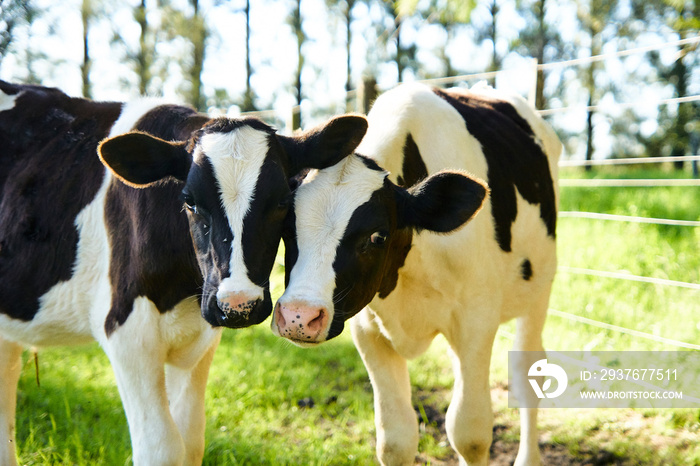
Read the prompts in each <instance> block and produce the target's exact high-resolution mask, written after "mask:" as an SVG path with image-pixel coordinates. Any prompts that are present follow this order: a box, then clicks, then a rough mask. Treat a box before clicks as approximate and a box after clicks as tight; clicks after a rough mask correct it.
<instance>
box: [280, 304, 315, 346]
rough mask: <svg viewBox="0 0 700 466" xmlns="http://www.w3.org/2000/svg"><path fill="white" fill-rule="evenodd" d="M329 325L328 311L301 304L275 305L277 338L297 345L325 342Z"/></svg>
mask: <svg viewBox="0 0 700 466" xmlns="http://www.w3.org/2000/svg"><path fill="white" fill-rule="evenodd" d="M328 324H329V313H328V309H326V308H325V307H324V306H318V305H313V304H310V303H303V302H296V301H293V302H290V303H284V304H283V303H279V302H278V303H277V306H275V323H274V325H276V326H277V332H278V334H279V336H281V337H284V338H287V339H289V340H292V341H294V342H298V343H320V342H322V341H324V340H325V337H326V333H327V331H326V330H327V328H328Z"/></svg>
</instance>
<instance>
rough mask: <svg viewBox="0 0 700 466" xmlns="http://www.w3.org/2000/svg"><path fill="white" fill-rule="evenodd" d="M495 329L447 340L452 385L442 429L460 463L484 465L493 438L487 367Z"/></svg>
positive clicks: (448, 337)
mask: <svg viewBox="0 0 700 466" xmlns="http://www.w3.org/2000/svg"><path fill="white" fill-rule="evenodd" d="M494 337H495V330H494V331H488V332H484V333H480V332H470V334H467V333H463V334H461V335H456V337H455V338H452V339H451V338H450V336H447V339H448V341H449V343H450V346H451V347H452V352H453V361H452V362H453V369H454V376H455V385H454V390H453V393H452V400H451V402H450V406H449V408H448V409H447V416H446V418H445V428H446V430H447V437H448V439H449V440H450V444H451V445H452V448H454V449H455V450H456V451H457V453H459V455H460V463H461V464H464V463H465V462H466V463H467V464H469V465H482V466H486V464H487V463H488V459H489V448H490V446H491V440H492V436H493V412H492V410H491V391H490V388H489V366H490V363H491V347H492V345H493V339H494Z"/></svg>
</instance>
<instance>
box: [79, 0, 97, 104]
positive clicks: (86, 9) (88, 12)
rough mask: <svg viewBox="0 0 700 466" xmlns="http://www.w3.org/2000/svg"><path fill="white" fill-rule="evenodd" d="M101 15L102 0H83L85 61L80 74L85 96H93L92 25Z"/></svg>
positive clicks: (88, 97)
mask: <svg viewBox="0 0 700 466" xmlns="http://www.w3.org/2000/svg"><path fill="white" fill-rule="evenodd" d="M99 16H100V0H83V3H82V5H81V7H80V18H81V20H82V25H83V62H82V63H81V65H80V75H81V77H82V82H83V97H85V98H87V99H91V98H92V83H91V82H90V68H91V67H92V58H91V57H90V41H89V38H90V26H91V24H92V22H93V21H94V20H95V19H97V18H98V17H99Z"/></svg>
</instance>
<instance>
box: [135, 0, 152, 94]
mask: <svg viewBox="0 0 700 466" xmlns="http://www.w3.org/2000/svg"><path fill="white" fill-rule="evenodd" d="M134 18H135V19H136V22H137V23H139V26H140V27H141V35H140V36H139V51H138V53H137V55H136V75H137V76H138V79H139V95H146V93H147V92H148V85H149V83H150V82H151V70H150V68H151V63H150V62H151V60H150V51H149V50H148V43H147V40H148V22H147V21H146V0H141V4H140V5H139V6H138V7H136V10H135V11H134Z"/></svg>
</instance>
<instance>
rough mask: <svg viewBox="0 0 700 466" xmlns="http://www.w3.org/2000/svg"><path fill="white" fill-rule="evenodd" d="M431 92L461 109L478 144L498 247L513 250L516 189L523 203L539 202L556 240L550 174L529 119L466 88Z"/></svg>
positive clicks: (548, 230)
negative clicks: (487, 186) (489, 196)
mask: <svg viewBox="0 0 700 466" xmlns="http://www.w3.org/2000/svg"><path fill="white" fill-rule="evenodd" d="M434 92H435V94H436V95H438V96H439V97H441V98H442V99H444V100H445V101H447V102H448V103H449V104H450V105H452V106H453V107H454V108H455V109H456V110H457V111H458V112H459V113H460V115H461V116H462V118H464V121H465V123H466V126H467V130H468V131H469V133H470V134H472V135H473V136H474V137H475V138H476V139H477V140H478V141H479V142H480V143H481V147H482V150H483V152H484V156H485V158H486V163H487V165H488V175H487V176H488V185H489V188H490V189H491V213H492V215H493V220H494V227H495V231H496V241H497V242H498V245H499V246H500V248H501V249H502V250H503V251H506V252H510V251H511V240H512V233H511V227H512V224H513V222H514V221H515V218H516V217H517V215H518V208H517V201H516V195H515V190H516V188H517V190H518V192H519V193H520V195H521V196H522V197H523V199H525V200H526V201H527V202H529V203H530V204H539V205H540V218H541V219H542V221H543V222H544V224H545V227H546V228H547V234H548V235H549V236H551V237H552V238H554V236H555V230H556V221H557V212H556V202H555V197H554V184H553V181H552V175H551V173H550V171H549V163H548V160H547V157H546V155H545V154H544V152H543V151H542V148H541V147H540V146H539V145H538V144H537V143H536V142H535V139H534V133H533V131H532V129H531V128H530V126H529V125H528V123H527V121H525V119H524V118H523V117H521V116H520V115H519V114H518V112H517V111H516V110H515V108H514V107H513V106H512V105H511V104H509V103H508V102H504V101H499V100H490V99H488V98H485V97H484V96H480V95H476V94H473V93H470V92H468V91H443V90H439V89H435V90H434Z"/></svg>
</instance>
